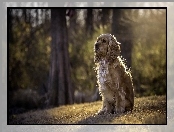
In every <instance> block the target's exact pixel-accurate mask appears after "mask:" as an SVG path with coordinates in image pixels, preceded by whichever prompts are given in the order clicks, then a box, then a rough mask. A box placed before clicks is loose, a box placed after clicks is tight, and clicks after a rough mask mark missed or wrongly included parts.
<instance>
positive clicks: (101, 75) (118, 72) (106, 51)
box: [94, 34, 134, 114]
mask: <svg viewBox="0 0 174 132" xmlns="http://www.w3.org/2000/svg"><path fill="white" fill-rule="evenodd" d="M120 52H121V50H120V43H119V42H117V40H116V38H115V37H114V36H112V35H111V34H102V35H100V36H99V37H98V38H97V41H96V42H95V46H94V61H95V64H96V65H97V66H96V71H97V83H98V86H99V91H100V94H101V96H102V101H103V105H102V108H101V110H99V112H98V114H105V113H116V114H120V113H123V112H126V111H132V109H133V106H134V90H133V81H132V76H131V71H130V69H128V68H127V67H126V65H125V62H124V60H123V58H122V57H121V56H120Z"/></svg>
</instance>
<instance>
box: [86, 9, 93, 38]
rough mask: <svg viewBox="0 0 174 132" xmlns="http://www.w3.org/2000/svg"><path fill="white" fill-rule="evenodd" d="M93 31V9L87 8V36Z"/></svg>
mask: <svg viewBox="0 0 174 132" xmlns="http://www.w3.org/2000/svg"><path fill="white" fill-rule="evenodd" d="M93 31H94V27H93V9H87V12H86V34H87V36H92V33H93Z"/></svg>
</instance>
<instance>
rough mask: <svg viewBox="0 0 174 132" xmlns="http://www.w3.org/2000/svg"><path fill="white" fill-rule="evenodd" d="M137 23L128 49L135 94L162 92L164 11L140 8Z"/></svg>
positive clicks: (164, 87) (163, 75) (158, 93)
mask: <svg viewBox="0 0 174 132" xmlns="http://www.w3.org/2000/svg"><path fill="white" fill-rule="evenodd" d="M144 16H145V17H144ZM137 23H138V24H136V26H135V27H134V31H133V32H134V36H135V39H134V40H133V41H134V46H133V52H132V58H133V59H132V61H133V62H132V71H133V77H134V83H135V90H136V93H137V94H136V96H142V95H154V94H157V95H161V94H166V91H167V90H166V77H167V75H166V12H165V10H154V11H153V10H144V12H143V14H142V15H141V16H139V19H138V22H137Z"/></svg>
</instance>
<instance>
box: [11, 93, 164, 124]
mask: <svg viewBox="0 0 174 132" xmlns="http://www.w3.org/2000/svg"><path fill="white" fill-rule="evenodd" d="M101 104H102V102H101V101H97V102H92V103H84V104H74V105H66V106H60V107H56V108H51V109H45V110H36V111H30V112H26V113H23V114H18V115H11V116H9V120H8V124H167V122H166V121H167V119H166V96H149V97H141V98H135V106H134V109H133V111H132V112H128V113H124V114H121V115H117V114H106V115H97V114H96V113H97V112H98V110H99V109H100V107H101Z"/></svg>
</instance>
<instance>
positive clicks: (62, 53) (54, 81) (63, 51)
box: [49, 9, 73, 106]
mask: <svg viewBox="0 0 174 132" xmlns="http://www.w3.org/2000/svg"><path fill="white" fill-rule="evenodd" d="M65 15H66V10H65V9H59V10H58V9H51V36H52V43H51V69H50V80H49V90H50V105H52V106H59V105H65V104H72V103H73V92H72V91H73V90H72V87H71V80H70V65H69V54H68V41H67V40H68V37H67V36H68V34H67V26H66V18H65Z"/></svg>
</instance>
